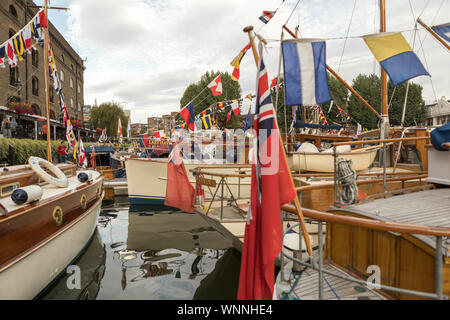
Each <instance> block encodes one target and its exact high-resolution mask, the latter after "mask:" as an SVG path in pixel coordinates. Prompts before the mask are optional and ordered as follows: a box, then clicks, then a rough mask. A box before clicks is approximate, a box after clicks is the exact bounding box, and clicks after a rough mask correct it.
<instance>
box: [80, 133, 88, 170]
mask: <svg viewBox="0 0 450 320" xmlns="http://www.w3.org/2000/svg"><path fill="white" fill-rule="evenodd" d="M79 159H80V166H82V167H83V168H86V167H87V164H88V163H87V158H86V150H84V146H83V140H81V139H80V156H79Z"/></svg>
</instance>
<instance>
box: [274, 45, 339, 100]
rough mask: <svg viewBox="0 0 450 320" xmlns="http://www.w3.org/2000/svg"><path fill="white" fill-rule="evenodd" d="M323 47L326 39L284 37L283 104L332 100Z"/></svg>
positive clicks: (324, 47)
mask: <svg viewBox="0 0 450 320" xmlns="http://www.w3.org/2000/svg"><path fill="white" fill-rule="evenodd" d="M325 49H326V46H325V41H318V40H308V39H295V40H286V41H283V44H282V50H283V64H284V82H285V95H286V105H288V106H292V105H304V106H314V105H316V104H322V103H325V102H328V101H330V100H331V94H330V89H329V87H328V79H327V70H326V63H325V51H326V50H325Z"/></svg>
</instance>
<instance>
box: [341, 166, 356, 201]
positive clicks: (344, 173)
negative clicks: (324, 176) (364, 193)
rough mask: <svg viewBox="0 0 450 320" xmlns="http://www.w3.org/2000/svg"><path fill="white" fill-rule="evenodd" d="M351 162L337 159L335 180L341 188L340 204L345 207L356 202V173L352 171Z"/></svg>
mask: <svg viewBox="0 0 450 320" xmlns="http://www.w3.org/2000/svg"><path fill="white" fill-rule="evenodd" d="M351 165H352V160H347V159H342V158H338V163H337V179H338V181H339V182H340V184H341V186H342V192H341V202H343V203H344V204H346V205H349V204H353V203H356V202H358V187H357V185H356V171H355V170H353V169H352V167H351Z"/></svg>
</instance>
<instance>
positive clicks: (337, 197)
mask: <svg viewBox="0 0 450 320" xmlns="http://www.w3.org/2000/svg"><path fill="white" fill-rule="evenodd" d="M429 139H430V137H429V136H427V135H425V136H419V137H405V138H391V139H370V140H358V141H344V142H334V143H333V144H332V145H333V158H334V178H333V180H334V206H335V207H337V206H339V205H341V203H340V201H341V196H340V194H341V189H342V185H341V183H340V181H339V179H338V170H337V168H338V157H339V154H338V153H337V147H338V146H345V145H363V144H382V145H383V146H382V147H381V151H382V160H383V161H382V163H383V179H382V182H383V193H386V192H387V189H386V186H387V182H388V181H393V180H392V179H388V178H387V175H388V174H387V172H386V163H387V159H386V155H387V151H386V150H387V149H386V147H387V146H388V145H389V144H391V143H395V142H398V143H402V142H404V141H416V143H417V141H422V140H429ZM425 142H426V141H424V142H423V144H425ZM427 169H428V168H427ZM418 177H420V178H426V177H423V174H422V175H420V176H418ZM380 182H381V181H380Z"/></svg>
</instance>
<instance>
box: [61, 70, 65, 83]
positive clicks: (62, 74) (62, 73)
mask: <svg viewBox="0 0 450 320" xmlns="http://www.w3.org/2000/svg"><path fill="white" fill-rule="evenodd" d="M60 75H61V77H60V78H61V79H60V80H61V81H62V82H64V71H62V70H61V72H60Z"/></svg>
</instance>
